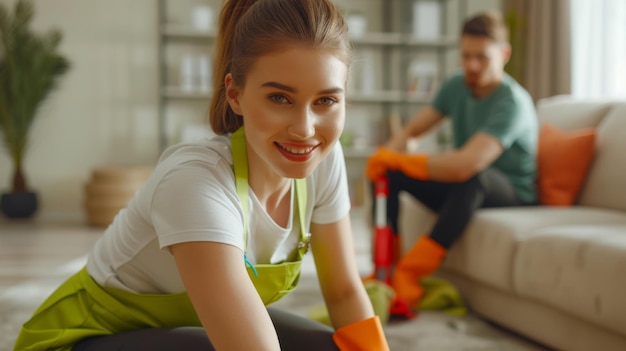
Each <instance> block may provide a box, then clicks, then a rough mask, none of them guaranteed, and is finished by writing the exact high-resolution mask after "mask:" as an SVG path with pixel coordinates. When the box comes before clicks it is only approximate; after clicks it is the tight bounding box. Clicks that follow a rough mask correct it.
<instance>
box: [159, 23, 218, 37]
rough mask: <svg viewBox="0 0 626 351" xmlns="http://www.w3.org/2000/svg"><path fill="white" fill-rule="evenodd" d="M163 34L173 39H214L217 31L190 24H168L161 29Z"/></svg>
mask: <svg viewBox="0 0 626 351" xmlns="http://www.w3.org/2000/svg"><path fill="white" fill-rule="evenodd" d="M161 35H162V36H163V37H165V38H171V39H201V40H214V39H215V33H214V32H212V31H204V30H198V29H194V28H192V27H188V26H176V25H167V26H165V27H163V29H162V30H161Z"/></svg>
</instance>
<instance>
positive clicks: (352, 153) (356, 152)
mask: <svg viewBox="0 0 626 351" xmlns="http://www.w3.org/2000/svg"><path fill="white" fill-rule="evenodd" d="M374 151H375V149H373V148H365V149H355V148H351V147H345V148H344V149H343V156H344V157H345V158H368V157H370V156H371V155H372V154H373V153H374Z"/></svg>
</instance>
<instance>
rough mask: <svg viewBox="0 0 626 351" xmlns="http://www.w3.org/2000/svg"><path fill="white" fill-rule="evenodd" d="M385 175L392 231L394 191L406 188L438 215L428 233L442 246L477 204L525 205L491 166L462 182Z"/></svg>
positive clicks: (457, 233)
mask: <svg viewBox="0 0 626 351" xmlns="http://www.w3.org/2000/svg"><path fill="white" fill-rule="evenodd" d="M387 176H388V179H389V197H388V199H387V219H388V223H389V224H390V226H391V229H392V230H393V231H394V233H398V214H399V198H398V195H399V194H400V192H401V191H406V192H408V193H409V194H411V195H412V196H414V197H415V198H416V199H417V200H418V201H420V202H421V203H422V204H424V205H425V206H427V207H428V208H430V209H431V210H432V211H433V212H436V213H437V214H438V215H439V217H438V219H437V222H436V223H435V226H434V227H433V229H432V232H431V233H430V237H431V238H432V239H433V240H434V241H436V242H437V243H439V244H440V245H441V246H443V247H445V248H446V249H448V248H450V246H452V244H453V243H454V242H455V241H456V239H457V238H458V237H459V236H460V235H461V234H462V233H463V230H464V229H465V226H466V225H467V223H469V221H470V219H471V218H472V216H473V215H474V213H475V212H476V210H478V209H479V208H487V207H505V206H524V205H525V203H524V202H523V201H521V200H520V199H519V198H518V197H517V195H516V193H515V188H514V187H513V185H512V184H511V182H510V181H509V179H508V178H507V177H506V176H505V175H504V174H502V173H501V172H500V171H498V170H496V169H493V168H488V169H486V170H484V171H482V172H480V173H478V174H477V175H475V176H474V177H472V178H471V179H469V180H467V181H466V182H463V183H444V182H435V181H423V180H417V179H414V178H410V177H407V176H406V175H404V174H403V173H402V172H388V173H387Z"/></svg>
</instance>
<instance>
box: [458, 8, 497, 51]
mask: <svg viewBox="0 0 626 351" xmlns="http://www.w3.org/2000/svg"><path fill="white" fill-rule="evenodd" d="M461 34H462V35H464V34H467V35H476V36H481V37H487V38H489V39H491V40H493V41H495V42H496V43H508V42H509V29H508V28H507V26H506V24H505V23H504V20H503V18H502V14H501V13H500V12H497V11H487V12H484V13H481V14H479V15H477V16H474V17H472V18H470V19H468V20H467V21H465V23H464V24H463V29H462V31H461Z"/></svg>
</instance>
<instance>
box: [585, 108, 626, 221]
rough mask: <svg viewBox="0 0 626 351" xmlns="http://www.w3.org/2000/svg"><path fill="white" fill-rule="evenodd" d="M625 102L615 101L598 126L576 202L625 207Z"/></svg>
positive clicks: (598, 205)
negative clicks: (592, 153)
mask: <svg viewBox="0 0 626 351" xmlns="http://www.w3.org/2000/svg"><path fill="white" fill-rule="evenodd" d="M624 130H626V103H623V104H616V105H615V106H614V107H613V109H611V111H609V113H608V114H607V115H606V117H605V118H604V119H603V120H602V123H600V126H599V127H598V129H597V138H596V148H597V152H596V155H595V157H594V160H593V162H592V164H591V169H590V171H589V174H588V175H587V180H586V183H585V185H584V186H583V189H582V190H581V193H580V200H579V202H578V203H579V204H581V205H585V206H597V207H603V208H610V209H616V210H622V211H626V191H624V189H626V138H624Z"/></svg>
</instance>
